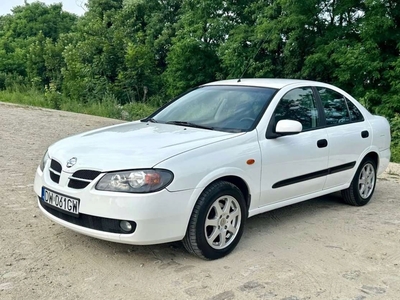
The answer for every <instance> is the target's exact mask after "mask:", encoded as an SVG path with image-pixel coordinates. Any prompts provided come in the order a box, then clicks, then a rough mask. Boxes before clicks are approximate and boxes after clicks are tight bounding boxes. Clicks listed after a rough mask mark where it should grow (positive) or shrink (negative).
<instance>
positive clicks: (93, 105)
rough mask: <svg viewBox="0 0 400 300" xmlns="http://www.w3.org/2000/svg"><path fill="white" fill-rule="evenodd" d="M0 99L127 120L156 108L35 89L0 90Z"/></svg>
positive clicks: (142, 104) (110, 99) (141, 115)
mask: <svg viewBox="0 0 400 300" xmlns="http://www.w3.org/2000/svg"><path fill="white" fill-rule="evenodd" d="M0 101H2V102H10V103H17V104H24V105H30V106H37V107H45V108H52V109H59V110H64V111H71V112H76V113H83V114H89V115H94V116H100V117H106V118H114V119H122V120H127V121H131V120H138V119H141V118H144V117H146V116H148V115H150V114H151V113H152V112H153V111H155V110H156V107H153V106H151V105H149V104H146V103H129V104H125V105H119V104H118V102H117V100H116V99H115V98H114V97H113V96H109V95H108V96H107V95H106V96H105V97H104V98H103V100H102V101H101V102H100V101H93V102H90V103H79V102H77V101H73V100H71V99H68V98H65V97H63V96H62V95H61V94H59V93H57V92H49V93H42V92H39V91H37V90H35V89H29V90H26V91H8V90H3V91H0Z"/></svg>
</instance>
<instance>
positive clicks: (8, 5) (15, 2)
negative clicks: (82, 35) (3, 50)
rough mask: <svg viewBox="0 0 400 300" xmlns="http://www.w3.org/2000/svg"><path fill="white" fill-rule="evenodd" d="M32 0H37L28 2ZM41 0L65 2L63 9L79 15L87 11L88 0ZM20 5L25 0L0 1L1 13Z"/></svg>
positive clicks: (45, 0)
mask: <svg viewBox="0 0 400 300" xmlns="http://www.w3.org/2000/svg"><path fill="white" fill-rule="evenodd" d="M32 2H35V1H32V0H28V3H32ZM40 2H44V3H46V4H47V5H48V4H53V3H60V2H61V3H62V4H63V10H66V11H69V12H71V13H74V14H77V15H83V14H84V13H85V10H84V4H85V3H86V2H87V0H41V1H40ZM19 5H24V0H8V1H3V0H2V1H1V2H0V15H6V14H9V13H11V9H12V8H13V7H15V6H19ZM82 7H83V8H82Z"/></svg>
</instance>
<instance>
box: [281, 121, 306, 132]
mask: <svg viewBox="0 0 400 300" xmlns="http://www.w3.org/2000/svg"><path fill="white" fill-rule="evenodd" d="M302 130H303V125H301V123H300V122H299V121H294V120H280V121H279V122H278V124H276V127H275V132H276V133H277V134H279V135H292V134H298V133H300V132H301V131H302Z"/></svg>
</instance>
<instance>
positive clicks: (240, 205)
mask: <svg viewBox="0 0 400 300" xmlns="http://www.w3.org/2000/svg"><path fill="white" fill-rule="evenodd" d="M246 218H247V208H246V204H245V200H244V197H243V194H242V192H241V191H240V190H239V188H238V187H237V186H235V185H234V184H232V183H230V182H226V181H216V182H214V183H212V184H210V185H209V186H208V187H207V188H206V189H205V190H204V191H203V193H202V194H201V195H200V197H199V199H198V200H197V203H196V205H195V206H194V209H193V212H192V215H191V217H190V221H189V225H188V228H187V230H186V235H185V237H184V238H183V240H182V242H183V245H184V246H185V248H186V250H187V251H188V252H189V253H192V254H194V255H196V256H198V257H200V258H203V259H209V260H212V259H218V258H221V257H224V256H225V255H227V254H229V253H230V252H231V251H232V250H233V249H234V248H235V247H236V245H237V244H238V243H239V240H240V238H241V236H242V234H243V228H244V224H245V221H246Z"/></svg>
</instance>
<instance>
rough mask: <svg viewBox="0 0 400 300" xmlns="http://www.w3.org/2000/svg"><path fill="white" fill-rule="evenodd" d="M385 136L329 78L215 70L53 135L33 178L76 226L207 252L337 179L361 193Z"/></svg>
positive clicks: (56, 212) (371, 180)
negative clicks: (141, 106)
mask: <svg viewBox="0 0 400 300" xmlns="http://www.w3.org/2000/svg"><path fill="white" fill-rule="evenodd" d="M390 139H391V137H390V128H389V124H388V122H387V120H386V119H385V118H383V117H379V116H374V115H372V114H370V113H369V112H368V111H367V110H366V109H365V108H364V107H363V106H362V105H360V103H358V102H357V101H356V100H355V99H354V98H353V97H352V96H350V95H349V94H347V93H346V92H344V91H342V90H341V89H339V88H337V87H334V86H332V85H329V84H325V83H320V82H313V81H305V80H290V79H241V80H225V81H219V82H213V83H209V84H205V85H202V86H200V87H198V88H196V89H194V90H192V91H190V92H188V93H186V94H184V95H183V96H180V97H179V98H177V99H176V100H174V101H172V102H170V103H168V104H167V105H165V106H164V107H162V108H160V109H159V110H157V111H156V112H155V113H154V114H152V115H151V116H149V117H148V118H146V119H143V120H140V121H135V122H130V123H125V124H120V125H115V126H111V127H106V128H102V129H98V130H93V131H90V132H87V133H83V134H78V135H75V136H72V137H68V138H66V139H63V140H61V141H59V142H57V143H55V144H53V145H52V146H50V147H49V149H48V151H47V152H46V154H45V155H44V157H43V160H42V162H41V163H40V166H39V167H38V168H37V171H36V177H35V184H34V190H35V192H36V194H37V195H38V204H39V208H40V209H41V211H42V212H43V213H44V214H45V215H46V216H47V217H48V218H50V219H51V220H53V221H54V222H56V223H59V224H61V225H63V226H65V227H67V228H70V229H72V230H74V231H76V232H79V233H82V234H86V235H89V236H92V237H96V238H100V239H104V240H108V241H113V242H119V243H127V244H136V245H147V244H157V243H164V242H171V241H179V240H182V241H183V244H184V246H185V248H186V249H187V250H188V251H189V252H191V253H193V254H195V255H197V256H199V257H202V258H205V259H217V258H220V257H223V256H225V255H226V254H228V253H229V252H231V251H232V250H233V249H234V248H235V246H236V245H237V244H238V242H239V240H240V238H241V236H242V233H243V228H244V224H245V221H246V219H247V218H248V217H252V216H254V215H257V214H260V213H264V212H266V211H270V210H273V209H276V208H280V207H283V206H286V205H291V204H294V203H297V202H301V201H304V200H307V199H310V198H314V197H318V196H321V195H326V194H329V193H332V192H336V191H342V195H343V198H344V201H345V202H347V203H349V204H351V205H356V206H361V205H365V204H367V203H368V202H369V200H370V199H371V197H372V195H373V193H374V189H375V183H376V177H377V175H378V174H380V173H381V172H383V171H384V170H385V168H386V167H387V165H388V163H389V159H390Z"/></svg>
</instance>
